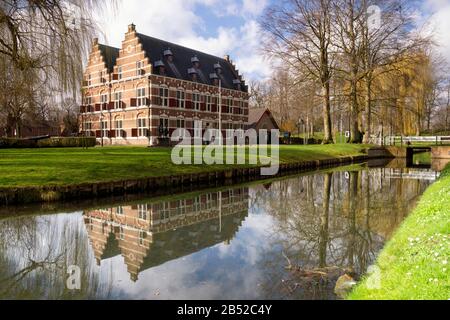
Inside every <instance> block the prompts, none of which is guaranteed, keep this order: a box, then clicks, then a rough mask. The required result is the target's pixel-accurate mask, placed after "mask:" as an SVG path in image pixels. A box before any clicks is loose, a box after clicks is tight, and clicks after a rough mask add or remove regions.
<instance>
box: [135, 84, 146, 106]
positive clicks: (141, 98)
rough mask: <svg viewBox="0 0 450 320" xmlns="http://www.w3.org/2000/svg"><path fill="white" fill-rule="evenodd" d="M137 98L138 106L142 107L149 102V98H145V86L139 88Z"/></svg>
mask: <svg viewBox="0 0 450 320" xmlns="http://www.w3.org/2000/svg"><path fill="white" fill-rule="evenodd" d="M136 96H137V100H136V106H138V107H142V106H145V105H146V104H147V103H146V102H147V101H146V100H147V99H146V98H145V88H139V89H137V95H136Z"/></svg>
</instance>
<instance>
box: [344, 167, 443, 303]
mask: <svg viewBox="0 0 450 320" xmlns="http://www.w3.org/2000/svg"><path fill="white" fill-rule="evenodd" d="M449 260H450V165H449V166H447V168H446V170H445V171H444V172H443V176H442V177H441V179H440V180H439V181H437V182H436V183H435V184H433V185H432V186H431V187H430V188H429V189H428V190H427V191H426V192H425V194H424V195H423V197H422V200H421V201H420V203H419V205H418V207H417V208H416V210H415V211H414V212H413V213H412V214H411V215H410V216H409V217H408V218H407V219H406V221H405V222H404V223H403V225H402V226H401V227H400V229H399V231H398V232H397V233H396V234H395V235H394V237H393V238H392V239H391V240H390V241H389V242H388V244H387V246H386V247H385V249H384V250H383V251H382V253H381V255H380V256H379V258H378V261H377V266H378V267H379V269H380V272H381V274H380V275H381V277H380V278H379V279H380V283H379V284H380V287H379V288H377V286H375V287H374V286H372V285H371V284H374V283H376V277H377V275H376V273H373V274H372V275H370V276H368V277H367V278H366V279H364V280H363V281H362V282H361V284H359V285H358V286H357V287H356V289H355V290H354V291H353V292H352V294H351V295H350V296H349V299H353V300H386V299H389V300H424V299H426V300H448V299H450V265H449Z"/></svg>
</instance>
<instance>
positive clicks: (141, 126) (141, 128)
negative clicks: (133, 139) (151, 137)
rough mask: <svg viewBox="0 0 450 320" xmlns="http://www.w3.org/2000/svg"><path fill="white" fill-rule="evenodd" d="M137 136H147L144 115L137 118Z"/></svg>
mask: <svg viewBox="0 0 450 320" xmlns="http://www.w3.org/2000/svg"><path fill="white" fill-rule="evenodd" d="M137 128H138V137H141V138H142V137H147V135H146V132H147V129H148V128H147V119H146V118H144V117H141V118H138V119H137Z"/></svg>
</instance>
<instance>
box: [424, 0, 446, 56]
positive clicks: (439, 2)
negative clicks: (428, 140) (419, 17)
mask: <svg viewBox="0 0 450 320" xmlns="http://www.w3.org/2000/svg"><path fill="white" fill-rule="evenodd" d="M423 11H424V13H431V14H432V15H431V17H430V18H429V22H428V26H427V28H426V29H427V30H426V31H427V32H428V33H431V34H432V35H433V38H434V39H435V41H436V43H437V44H438V46H439V48H438V51H439V52H440V53H441V54H442V56H444V57H445V58H447V60H448V61H449V63H450V33H449V30H450V2H449V1H448V0H427V1H426V2H424V4H423Z"/></svg>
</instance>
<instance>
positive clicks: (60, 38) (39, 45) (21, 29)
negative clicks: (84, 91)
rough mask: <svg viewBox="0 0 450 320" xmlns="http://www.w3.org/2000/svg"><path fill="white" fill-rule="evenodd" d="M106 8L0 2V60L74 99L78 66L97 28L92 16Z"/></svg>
mask: <svg viewBox="0 0 450 320" xmlns="http://www.w3.org/2000/svg"><path fill="white" fill-rule="evenodd" d="M107 3H111V1H105V0H11V1H1V2H0V59H1V60H2V61H4V62H5V63H6V64H10V65H11V66H12V67H13V69H14V70H16V71H15V72H18V73H22V72H36V70H38V72H39V77H40V79H39V81H40V82H41V83H42V82H48V83H49V85H51V86H53V87H57V88H58V89H61V90H62V91H64V92H71V93H72V94H74V95H75V94H77V92H78V91H79V86H80V82H81V79H82V61H83V58H84V57H85V56H86V54H87V52H88V47H89V45H90V43H91V39H92V37H93V35H94V34H95V33H96V32H97V29H98V28H97V25H96V23H95V20H94V17H93V15H94V12H95V10H100V9H101V8H102V7H103V6H105V5H106V4H107ZM113 3H115V2H114V1H113ZM30 85H33V84H32V83H30Z"/></svg>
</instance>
